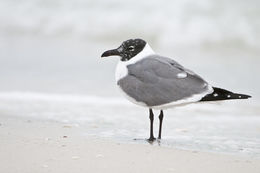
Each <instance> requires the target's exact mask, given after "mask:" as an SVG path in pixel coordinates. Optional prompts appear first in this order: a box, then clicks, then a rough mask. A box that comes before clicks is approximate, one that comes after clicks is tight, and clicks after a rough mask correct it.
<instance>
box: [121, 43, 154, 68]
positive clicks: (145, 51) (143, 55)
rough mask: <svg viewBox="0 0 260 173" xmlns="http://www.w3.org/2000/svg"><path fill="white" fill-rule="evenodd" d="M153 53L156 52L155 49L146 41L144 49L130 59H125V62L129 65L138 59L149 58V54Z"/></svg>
mask: <svg viewBox="0 0 260 173" xmlns="http://www.w3.org/2000/svg"><path fill="white" fill-rule="evenodd" d="M153 54H155V53H154V51H153V49H152V48H151V47H150V45H149V44H148V43H146V45H145V47H144V49H143V50H142V51H141V52H139V53H138V54H137V55H135V56H134V57H133V58H131V59H130V60H128V61H124V63H126V64H127V65H129V64H134V63H136V62H137V61H140V60H141V59H144V58H147V57H148V56H149V55H153Z"/></svg>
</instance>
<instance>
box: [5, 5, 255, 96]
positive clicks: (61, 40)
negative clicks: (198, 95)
mask: <svg viewBox="0 0 260 173" xmlns="http://www.w3.org/2000/svg"><path fill="white" fill-rule="evenodd" d="M252 2H253V3H252ZM259 5H260V2H259V1H257V0H255V1H250V2H247V1H243V0H230V1H224V0H198V1H196V2H195V1H192V0H182V1H181V0H179V1H170V0H164V1H160V2H159V1H154V0H151V1H137V0H131V1H130V0H126V1H120V0H110V1H104V0H96V1H93V0H74V1H70V0H19V1H17V0H0V13H1V15H0V50H1V51H0V81H1V85H0V89H1V91H35V92H66V93H78V94H82V93H84V94H93V95H97V94H98V95H102V96H104V95H114V94H117V92H118V91H117V88H116V87H114V69H115V65H116V62H117V61H118V59H116V58H108V59H102V60H101V58H100V55H101V53H102V52H103V51H105V50H107V49H110V48H114V47H117V46H119V45H120V44H121V42H122V41H124V40H127V39H130V38H143V39H144V40H146V41H147V42H149V44H150V45H151V46H152V47H153V49H154V50H155V51H156V52H157V53H159V54H162V55H165V56H170V57H172V58H174V59H176V60H177V61H179V62H180V63H182V64H183V65H184V66H186V67H188V68H191V69H193V70H194V71H195V72H197V73H199V74H201V75H202V76H203V77H204V78H205V79H207V80H208V81H209V82H211V83H212V84H214V85H217V86H219V87H224V88H230V89H233V90H234V91H241V92H245V93H249V94H252V95H253V96H254V97H255V98H256V97H258V98H259V95H260V90H259V88H260V82H259V81H260V80H259V77H257V74H259V68H258V64H259V62H260V58H259V52H260V32H259V31H260V20H259Z"/></svg>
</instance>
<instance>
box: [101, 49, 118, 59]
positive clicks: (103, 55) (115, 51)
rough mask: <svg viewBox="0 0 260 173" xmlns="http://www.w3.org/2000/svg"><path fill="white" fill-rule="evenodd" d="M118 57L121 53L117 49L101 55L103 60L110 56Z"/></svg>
mask: <svg viewBox="0 0 260 173" xmlns="http://www.w3.org/2000/svg"><path fill="white" fill-rule="evenodd" d="M116 55H120V53H119V52H118V50H117V49H113V50H108V51H105V52H104V53H103V54H102V55H101V58H103V57H108V56H116Z"/></svg>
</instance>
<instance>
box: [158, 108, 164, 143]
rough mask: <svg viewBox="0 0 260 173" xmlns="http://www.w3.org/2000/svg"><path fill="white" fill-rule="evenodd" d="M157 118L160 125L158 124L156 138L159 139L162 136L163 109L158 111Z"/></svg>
mask: <svg viewBox="0 0 260 173" xmlns="http://www.w3.org/2000/svg"><path fill="white" fill-rule="evenodd" d="M159 120H160V125H159V135H158V139H161V137H162V122H163V110H161V112H160V115H159Z"/></svg>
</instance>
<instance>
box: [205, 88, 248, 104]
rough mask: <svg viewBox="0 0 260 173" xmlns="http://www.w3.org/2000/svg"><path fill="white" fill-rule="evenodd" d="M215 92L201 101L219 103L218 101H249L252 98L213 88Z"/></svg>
mask: <svg viewBox="0 0 260 173" xmlns="http://www.w3.org/2000/svg"><path fill="white" fill-rule="evenodd" d="M213 89H214V92H213V93H211V94H208V95H206V96H204V97H203V98H202V99H201V101H218V100H233V99H248V98H251V97H252V96H250V95H246V94H238V93H233V92H230V91H228V90H225V89H221V88H216V87H213Z"/></svg>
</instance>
